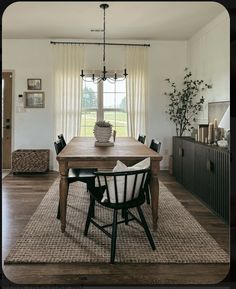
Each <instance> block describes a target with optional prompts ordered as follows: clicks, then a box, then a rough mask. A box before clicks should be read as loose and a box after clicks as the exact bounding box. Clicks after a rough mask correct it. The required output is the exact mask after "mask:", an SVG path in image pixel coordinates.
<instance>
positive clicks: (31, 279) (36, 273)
mask: <svg viewBox="0 0 236 289" xmlns="http://www.w3.org/2000/svg"><path fill="white" fill-rule="evenodd" d="M57 176H58V173H56V172H49V173H47V174H43V175H41V174H35V175H12V174H10V175H8V176H6V177H5V178H4V179H3V190H2V208H3V223H2V236H3V239H2V257H3V258H2V259H3V260H4V258H5V257H6V255H7V254H8V252H9V250H10V248H12V247H13V246H14V244H15V242H16V240H17V239H18V238H19V236H20V234H21V232H22V230H23V229H24V227H25V225H26V224H27V223H28V221H29V219H30V217H31V216H32V214H33V213H34V211H35V210H36V208H37V206H38V205H39V204H40V202H41V200H42V199H43V197H44V195H45V193H46V192H47V191H48V189H49V187H50V185H51V184H52V183H53V181H54V180H55V179H56V178H57ZM159 179H160V180H161V181H162V182H163V183H164V184H165V185H166V186H167V187H168V188H169V190H170V191H171V192H172V193H173V194H174V195H175V196H176V197H177V198H178V199H179V201H180V202H181V203H182V204H183V205H184V206H185V208H186V209H187V210H188V211H189V212H190V213H191V214H192V215H193V216H194V217H195V218H196V219H197V220H198V222H199V223H200V224H201V225H202V226H203V227H204V228H205V229H206V230H207V231H208V232H209V233H210V234H211V235H212V236H213V237H214V238H215V240H216V241H217V242H218V243H219V244H220V246H221V247H222V248H223V249H225V250H226V251H229V227H228V226H227V225H226V224H224V223H223V221H221V220H220V219H219V218H218V217H216V216H215V215H214V214H213V213H212V212H211V211H210V210H209V209H208V208H207V207H206V206H204V205H203V204H202V203H201V202H200V201H199V200H198V199H196V198H195V197H194V196H193V195H191V194H190V193H189V192H188V191H187V190H185V189H184V188H183V186H181V185H180V184H178V183H177V182H176V181H175V179H174V177H172V176H170V175H169V174H168V172H167V171H161V172H160V176H159ZM2 268H3V271H4V273H5V276H6V278H7V279H8V280H10V281H12V282H14V283H16V284H54V285H55V284H73V285H75V284H76V285H155V284H216V283H218V282H220V281H221V280H223V279H224V277H225V276H226V275H227V273H228V270H229V266H228V265H226V264H145V265H144V264H113V265H112V264H46V265H45V264H43V265H37V264H31V265H20V264H19V265H4V264H3V267H2ZM5 283H6V284H7V283H8V281H7V280H6V279H5Z"/></svg>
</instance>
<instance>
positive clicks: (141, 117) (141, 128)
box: [126, 46, 148, 138]
mask: <svg viewBox="0 0 236 289" xmlns="http://www.w3.org/2000/svg"><path fill="white" fill-rule="evenodd" d="M147 53H148V49H147V48H146V47H136V46H127V47H126V68H127V73H128V76H127V79H126V86H127V87H126V90H127V111H128V135H129V136H131V137H134V138H137V137H138V135H139V134H141V133H142V134H146V133H147V129H146V124H147V100H148V89H147V79H148V76H147V73H148V69H147V61H148V57H147Z"/></svg>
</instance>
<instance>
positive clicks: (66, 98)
mask: <svg viewBox="0 0 236 289" xmlns="http://www.w3.org/2000/svg"><path fill="white" fill-rule="evenodd" d="M53 51H54V108H55V110H54V113H55V114H54V115H55V118H54V119H55V138H56V137H57V135H58V134H61V133H63V135H64V137H65V139H66V141H67V142H69V141H70V140H71V139H72V138H73V137H74V136H78V135H79V131H80V118H81V94H82V93H81V92H82V80H81V77H80V73H81V69H82V67H83V58H84V47H83V46H81V45H76V44H55V45H53Z"/></svg>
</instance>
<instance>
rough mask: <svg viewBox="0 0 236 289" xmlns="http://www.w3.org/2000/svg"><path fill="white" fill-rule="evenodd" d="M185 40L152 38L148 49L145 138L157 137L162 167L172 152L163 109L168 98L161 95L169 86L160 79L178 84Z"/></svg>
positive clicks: (170, 126) (169, 128) (170, 131)
mask: <svg viewBox="0 0 236 289" xmlns="http://www.w3.org/2000/svg"><path fill="white" fill-rule="evenodd" d="M186 49H187V47H186V42H185V41H153V42H151V48H150V50H149V104H148V119H149V123H148V140H147V143H150V142H151V139H152V138H156V139H158V140H159V141H161V143H162V145H161V151H160V153H161V155H162V156H163V160H162V162H161V167H162V169H164V168H167V167H168V162H169V155H170V154H171V153H172V136H173V135H175V127H174V125H173V124H172V123H170V121H169V118H168V114H166V113H165V111H166V110H167V107H168V102H169V99H168V97H167V96H165V95H164V92H165V91H169V89H170V88H169V86H168V84H167V83H166V81H164V80H165V79H166V78H170V79H173V80H174V81H176V83H177V84H180V80H181V79H182V75H183V72H184V68H185V67H186Z"/></svg>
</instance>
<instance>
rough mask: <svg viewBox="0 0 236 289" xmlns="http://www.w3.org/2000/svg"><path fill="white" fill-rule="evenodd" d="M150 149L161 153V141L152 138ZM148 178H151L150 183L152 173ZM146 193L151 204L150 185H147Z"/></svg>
mask: <svg viewBox="0 0 236 289" xmlns="http://www.w3.org/2000/svg"><path fill="white" fill-rule="evenodd" d="M150 149H152V150H154V151H155V152H157V153H158V154H159V153H160V150H161V142H159V141H157V140H156V139H152V141H151V144H150ZM148 178H149V181H148V183H149V182H150V178H151V175H149V176H148ZM145 193H146V199H147V204H150V189H149V185H147V187H146V190H145Z"/></svg>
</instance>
